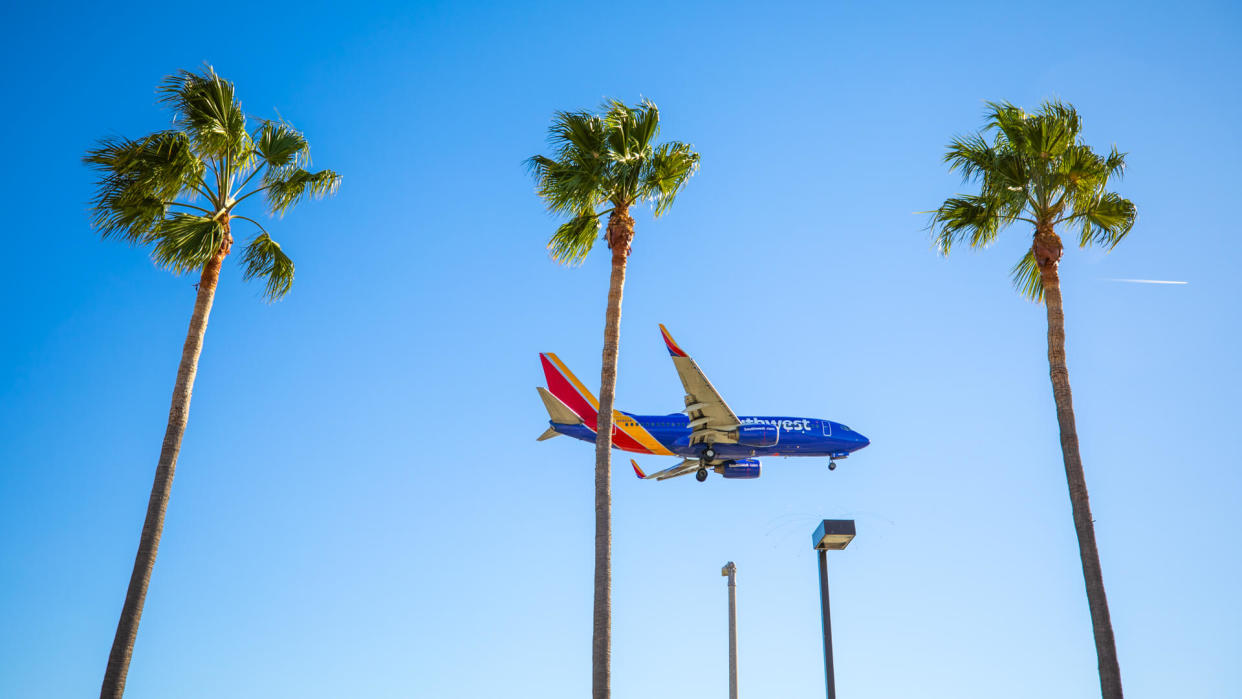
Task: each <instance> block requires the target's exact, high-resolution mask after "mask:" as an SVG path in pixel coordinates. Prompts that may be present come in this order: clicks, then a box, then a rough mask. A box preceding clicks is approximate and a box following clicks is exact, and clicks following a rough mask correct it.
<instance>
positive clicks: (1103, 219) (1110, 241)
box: [1078, 192, 1138, 250]
mask: <svg viewBox="0 0 1242 699" xmlns="http://www.w3.org/2000/svg"><path fill="white" fill-rule="evenodd" d="M1081 216H1082V233H1081V235H1080V236H1079V240H1078V244H1079V245H1080V246H1082V247H1086V246H1088V245H1091V244H1095V245H1100V246H1103V247H1105V248H1107V249H1109V250H1112V249H1113V248H1115V247H1117V244H1118V243H1120V242H1121V241H1122V240H1124V239H1125V237H1126V235H1128V234H1129V233H1130V230H1131V229H1133V228H1134V222H1135V220H1136V219H1137V217H1138V213H1137V211H1136V209H1135V207H1134V203H1133V202H1131V201H1130V200H1129V199H1123V198H1122V197H1121V196H1119V195H1117V194H1115V193H1113V192H1107V193H1105V194H1104V195H1103V196H1101V197H1100V199H1099V201H1097V202H1095V204H1094V205H1092V206H1091V207H1090V208H1088V209H1086V210H1085V211H1083V212H1081Z"/></svg>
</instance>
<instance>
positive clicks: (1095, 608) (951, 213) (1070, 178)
mask: <svg viewBox="0 0 1242 699" xmlns="http://www.w3.org/2000/svg"><path fill="white" fill-rule="evenodd" d="M988 110H989V111H988V123H987V126H986V127H985V129H984V131H983V132H981V133H977V134H973V135H971V136H966V137H963V138H957V139H955V140H954V141H953V142H952V143H950V144H949V146H948V152H947V153H946V154H945V156H944V159H945V162H947V163H949V170H950V171H953V170H957V171H960V172H961V174H962V178H963V180H964V181H966V182H978V183H979V185H980V189H979V194H972V195H961V196H958V197H954V198H951V199H947V200H945V202H944V204H943V205H942V206H941V207H940V208H939V209H938V210H936V211H935V212H934V214H933V216H932V231H933V235H934V238H935V243H936V246H937V247H938V248H939V250H940V252H941V253H942V254H945V255H948V254H949V251H950V249H952V247H953V246H954V245H956V244H958V243H962V242H968V243H969V244H970V246H971V247H973V248H983V247H987V246H988V245H990V244H991V243H992V242H993V241H994V240H996V235H997V233H998V232H999V231H1000V229H1002V228H1005V227H1008V226H1009V224H1012V223H1015V222H1017V221H1022V222H1024V223H1028V224H1030V225H1031V226H1032V227H1033V228H1034V239H1033V241H1032V244H1031V249H1030V250H1028V251H1027V253H1026V255H1025V256H1024V257H1023V258H1022V259H1021V260H1019V261H1018V264H1017V265H1015V266H1014V268H1013V273H1012V274H1013V282H1014V285H1015V286H1016V287H1017V288H1018V291H1019V292H1021V293H1022V294H1023V295H1024V296H1026V297H1027V298H1029V299H1031V300H1033V301H1036V302H1038V301H1041V300H1042V301H1043V302H1044V306H1045V307H1046V309H1047V312H1048V367H1049V373H1050V375H1051V378H1052V396H1053V399H1054V400H1055V401H1056V407H1057V424H1058V425H1059V427H1060V431H1061V455H1062V458H1063V460H1064V462H1065V476H1066V479H1067V480H1068V482H1069V495H1070V503H1071V505H1072V507H1073V513H1074V529H1075V530H1076V531H1077V534H1078V552H1079V556H1080V557H1081V559H1082V573H1083V578H1084V580H1085V582H1086V588H1087V602H1088V605H1089V606H1090V609H1091V625H1092V627H1093V629H1094V632H1095V650H1096V656H1097V659H1098V661H1099V673H1100V689H1101V693H1102V696H1104V697H1105V698H1106V699H1120V697H1121V696H1122V693H1121V669H1120V666H1119V665H1118V663H1117V646H1116V642H1115V641H1114V639H1113V625H1112V621H1111V620H1110V619H1109V615H1108V599H1107V597H1105V594H1104V577H1103V574H1102V573H1101V571H1100V554H1099V551H1098V549H1097V548H1096V543H1095V525H1094V524H1093V522H1092V519H1091V504H1090V502H1089V501H1088V499H1087V483H1086V479H1085V477H1084V476H1083V470H1082V457H1081V456H1080V455H1079V453H1078V431H1077V428H1076V427H1075V424H1074V406H1073V401H1072V399H1071V396H1070V384H1069V370H1068V369H1067V368H1066V363H1065V316H1064V314H1063V312H1062V309H1061V283H1060V279H1059V277H1058V270H1057V267H1058V264H1059V262H1060V260H1061V251H1062V244H1061V238H1060V237H1059V236H1058V235H1057V233H1056V229H1057V228H1058V227H1068V228H1069V229H1070V230H1071V231H1074V232H1076V233H1077V234H1078V245H1079V247H1086V246H1088V245H1099V246H1103V247H1104V248H1106V249H1109V250H1111V249H1112V248H1114V247H1116V246H1117V244H1118V243H1120V242H1121V241H1122V239H1124V238H1125V237H1126V234H1127V233H1129V232H1130V229H1131V228H1133V227H1134V220H1135V209H1134V204H1133V203H1131V202H1130V201H1129V200H1128V199H1123V198H1121V197H1120V196H1118V195H1117V194H1115V193H1113V192H1110V191H1108V184H1109V180H1110V179H1112V178H1119V177H1120V176H1121V174H1122V172H1123V171H1124V169H1125V154H1124V153H1118V152H1117V149H1116V147H1113V148H1112V149H1111V150H1110V151H1109V153H1108V155H1099V154H1097V153H1096V152H1095V151H1093V150H1091V148H1090V147H1089V146H1086V145H1084V144H1083V143H1082V142H1081V140H1080V138H1079V136H1080V134H1081V132H1082V120H1081V119H1080V118H1079V116H1078V112H1077V111H1075V110H1074V108H1073V106H1071V105H1068V104H1063V103H1061V102H1055V101H1052V102H1045V103H1044V104H1043V105H1041V107H1040V109H1039V110H1038V111H1037V112H1035V113H1027V112H1024V111H1023V110H1021V109H1019V108H1017V107H1015V106H1013V105H1011V104H1008V103H999V104H997V103H989V104H988ZM989 134H990V135H991V137H992V138H991V140H989V139H988V138H987V136H988V135H989Z"/></svg>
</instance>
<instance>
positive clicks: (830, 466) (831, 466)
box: [828, 461, 837, 471]
mask: <svg viewBox="0 0 1242 699" xmlns="http://www.w3.org/2000/svg"><path fill="white" fill-rule="evenodd" d="M828 470H829V471H835V470H837V462H835V461H829V462H828Z"/></svg>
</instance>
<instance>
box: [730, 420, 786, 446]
mask: <svg viewBox="0 0 1242 699" xmlns="http://www.w3.org/2000/svg"><path fill="white" fill-rule="evenodd" d="M779 439H780V432H778V431H777V429H776V428H775V427H773V426H772V425H742V426H741V427H739V428H737V443H738V444H741V445H742V446H745V447H774V446H776V442H777V441H778V440H779Z"/></svg>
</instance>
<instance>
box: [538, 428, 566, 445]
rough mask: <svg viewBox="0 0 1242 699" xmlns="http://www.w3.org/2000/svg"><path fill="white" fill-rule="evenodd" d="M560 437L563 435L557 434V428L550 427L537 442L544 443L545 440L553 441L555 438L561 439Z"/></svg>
mask: <svg viewBox="0 0 1242 699" xmlns="http://www.w3.org/2000/svg"><path fill="white" fill-rule="evenodd" d="M559 436H561V433H560V432H557V431H556V428H555V427H549V428H548V429H547V430H546V431H544V433H543V434H541V435H539V437H538V439H536V440H535V441H536V442H542V441H543V440H545V439H552V438H553V437H559Z"/></svg>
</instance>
